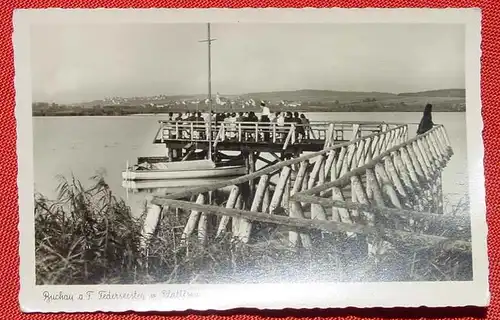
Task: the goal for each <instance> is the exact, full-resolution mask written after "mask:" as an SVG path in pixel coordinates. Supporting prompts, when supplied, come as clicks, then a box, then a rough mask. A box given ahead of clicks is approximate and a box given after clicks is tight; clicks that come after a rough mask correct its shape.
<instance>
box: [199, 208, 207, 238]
mask: <svg viewBox="0 0 500 320" xmlns="http://www.w3.org/2000/svg"><path fill="white" fill-rule="evenodd" d="M207 229H208V223H207V214H206V213H204V212H202V213H201V215H200V220H199V221H198V241H199V242H200V244H201V245H202V246H205V244H206V243H207Z"/></svg>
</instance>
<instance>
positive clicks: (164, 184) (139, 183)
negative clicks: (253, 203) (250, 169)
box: [122, 177, 227, 193]
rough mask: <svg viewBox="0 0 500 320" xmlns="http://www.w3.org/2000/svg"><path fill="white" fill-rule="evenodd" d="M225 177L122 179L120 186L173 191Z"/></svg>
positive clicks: (129, 188) (206, 183)
mask: <svg viewBox="0 0 500 320" xmlns="http://www.w3.org/2000/svg"><path fill="white" fill-rule="evenodd" d="M226 180H227V177H219V178H210V179H175V180H123V181H122V187H123V188H125V189H128V190H132V191H141V190H154V191H155V192H165V193H174V192H180V191H183V190H185V189H186V188H194V187H200V186H208V185H211V184H214V183H217V182H221V181H226Z"/></svg>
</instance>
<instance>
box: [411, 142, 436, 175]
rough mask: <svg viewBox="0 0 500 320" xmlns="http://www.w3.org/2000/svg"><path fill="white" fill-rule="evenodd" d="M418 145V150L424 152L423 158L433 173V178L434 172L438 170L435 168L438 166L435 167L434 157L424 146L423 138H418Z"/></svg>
mask: <svg viewBox="0 0 500 320" xmlns="http://www.w3.org/2000/svg"><path fill="white" fill-rule="evenodd" d="M416 145H417V147H418V150H419V151H420V153H421V154H422V158H423V159H424V162H425V165H426V167H427V168H428V169H429V173H430V174H431V179H432V177H433V175H434V173H436V170H435V169H436V168H435V167H434V163H433V161H432V159H431V158H430V155H429V153H428V151H427V150H426V148H425V146H424V143H423V140H422V139H417V141H416Z"/></svg>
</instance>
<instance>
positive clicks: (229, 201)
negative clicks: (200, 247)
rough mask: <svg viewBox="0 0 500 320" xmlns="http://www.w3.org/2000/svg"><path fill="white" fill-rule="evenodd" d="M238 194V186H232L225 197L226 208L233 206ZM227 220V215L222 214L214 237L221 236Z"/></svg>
mask: <svg viewBox="0 0 500 320" xmlns="http://www.w3.org/2000/svg"><path fill="white" fill-rule="evenodd" d="M239 195H240V188H238V186H234V187H233V188H232V189H231V193H229V198H228V199H227V202H226V208H228V209H232V208H234V205H235V204H236V200H237V199H238V196H239ZM228 222H229V217H228V216H223V217H222V218H221V220H220V223H219V228H218V229H217V235H216V237H219V236H221V235H222V233H223V232H225V231H226V227H227V224H228Z"/></svg>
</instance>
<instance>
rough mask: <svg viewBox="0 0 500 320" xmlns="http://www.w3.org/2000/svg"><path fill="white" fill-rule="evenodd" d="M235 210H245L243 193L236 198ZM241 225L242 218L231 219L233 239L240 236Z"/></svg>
mask: <svg viewBox="0 0 500 320" xmlns="http://www.w3.org/2000/svg"><path fill="white" fill-rule="evenodd" d="M234 208H235V209H238V210H242V209H243V208H244V202H243V197H242V196H241V193H240V194H239V195H238V197H237V198H236V203H235V205H234ZM240 224H241V218H236V217H232V218H231V229H232V232H233V237H238V235H239V234H240Z"/></svg>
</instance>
